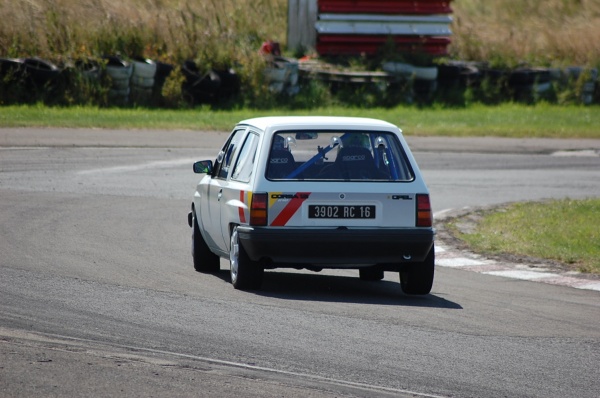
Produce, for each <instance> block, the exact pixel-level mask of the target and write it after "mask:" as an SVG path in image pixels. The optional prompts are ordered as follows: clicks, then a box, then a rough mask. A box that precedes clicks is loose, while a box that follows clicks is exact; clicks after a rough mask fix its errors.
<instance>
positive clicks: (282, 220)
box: [269, 192, 310, 227]
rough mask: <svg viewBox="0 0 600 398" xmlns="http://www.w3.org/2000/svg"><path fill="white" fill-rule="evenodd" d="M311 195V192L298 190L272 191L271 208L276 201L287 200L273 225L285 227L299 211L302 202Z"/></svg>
mask: <svg viewBox="0 0 600 398" xmlns="http://www.w3.org/2000/svg"><path fill="white" fill-rule="evenodd" d="M309 196H310V192H297V193H292V194H288V193H282V192H272V193H271V194H270V195H269V209H270V208H272V207H273V205H274V204H275V203H277V202H278V201H280V200H283V201H287V204H286V205H285V207H284V208H283V209H282V210H281V211H280V212H279V214H278V215H277V217H275V219H274V220H273V222H272V223H271V226H272V227H283V226H284V225H285V224H287V222H288V221H289V220H290V218H292V216H293V215H294V214H295V213H296V211H298V209H299V208H300V206H301V205H302V202H304V201H305V200H306V199H308V197H309Z"/></svg>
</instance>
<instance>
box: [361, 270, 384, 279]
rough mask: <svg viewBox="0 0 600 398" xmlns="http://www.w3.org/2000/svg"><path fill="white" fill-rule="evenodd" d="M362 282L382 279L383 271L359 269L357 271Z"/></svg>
mask: <svg viewBox="0 0 600 398" xmlns="http://www.w3.org/2000/svg"><path fill="white" fill-rule="evenodd" d="M358 274H359V277H360V280H362V281H380V280H382V279H383V270H381V269H375V268H361V269H359V270H358Z"/></svg>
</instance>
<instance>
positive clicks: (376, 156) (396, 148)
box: [266, 130, 414, 182]
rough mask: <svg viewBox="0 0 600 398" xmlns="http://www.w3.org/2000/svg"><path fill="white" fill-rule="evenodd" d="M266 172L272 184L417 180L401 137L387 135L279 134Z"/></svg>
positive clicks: (327, 132)
mask: <svg viewBox="0 0 600 398" xmlns="http://www.w3.org/2000/svg"><path fill="white" fill-rule="evenodd" d="M266 170H267V171H266V177H267V178H268V179H271V180H310V181H338V180H339V181H397V182H409V181H413V180H414V173H413V170H412V168H411V166H410V163H409V162H408V159H407V157H406V153H405V151H404V149H403V148H402V145H401V143H400V141H399V140H398V137H397V136H396V135H395V134H393V133H390V132H384V131H381V132H378V131H359V130H351V131H312V130H311V131H304V130H303V131H295V130H292V131H281V132H277V133H276V134H274V136H273V140H272V142H271V149H270V152H269V159H268V164H267V168H266Z"/></svg>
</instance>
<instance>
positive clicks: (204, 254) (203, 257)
mask: <svg viewBox="0 0 600 398" xmlns="http://www.w3.org/2000/svg"><path fill="white" fill-rule="evenodd" d="M192 229H193V232H192V258H193V260H194V269H195V270H196V271H198V272H202V273H213V272H218V271H219V270H220V269H221V265H220V258H219V256H217V255H216V254H215V253H213V252H211V251H210V249H209V248H208V245H207V244H206V242H205V241H204V238H203V237H202V234H201V233H200V229H199V228H198V222H197V221H196V213H195V212H193V213H192Z"/></svg>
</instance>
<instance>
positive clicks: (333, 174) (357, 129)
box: [188, 116, 435, 294]
mask: <svg viewBox="0 0 600 398" xmlns="http://www.w3.org/2000/svg"><path fill="white" fill-rule="evenodd" d="M194 172H195V173H199V174H205V176H204V177H203V178H202V179H201V180H200V182H199V183H198V185H197V187H196V192H195V195H194V200H193V203H192V208H191V212H190V213H189V215H188V223H189V225H190V227H192V229H193V233H192V257H193V260H194V267H195V269H196V270H197V271H199V272H217V271H218V270H219V269H220V264H219V263H220V257H224V258H228V259H229V262H230V272H231V282H232V284H233V286H234V287H235V288H236V289H258V288H260V286H261V283H262V279H263V273H264V270H265V269H273V268H285V267H287V268H297V269H302V268H306V269H309V270H313V271H320V270H322V269H323V268H343V269H358V270H359V276H360V278H361V279H364V280H380V279H383V276H384V271H392V272H399V274H400V285H401V288H402V290H403V292H405V293H406V294H428V293H429V292H430V291H431V287H432V284H433V275H434V262H435V260H434V235H435V231H434V228H433V226H432V212H431V205H430V201H429V191H428V189H427V186H426V184H425V182H424V181H423V178H422V176H421V173H420V171H419V168H418V166H417V163H416V162H415V159H414V158H413V155H412V154H411V152H410V149H409V148H408V145H407V144H406V141H405V139H404V137H403V136H402V132H401V131H400V129H399V128H398V127H396V126H394V125H392V124H390V123H387V122H384V121H381V120H375V119H366V118H347V117H311V116H302V117H264V118H256V119H250V120H245V121H242V122H240V123H238V124H237V125H236V126H235V128H234V129H233V131H232V133H231V134H230V135H229V138H228V139H227V141H226V142H225V144H224V145H223V148H222V149H221V151H220V152H219V153H218V155H217V158H216V160H215V161H212V160H203V161H199V162H196V163H195V164H194Z"/></svg>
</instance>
